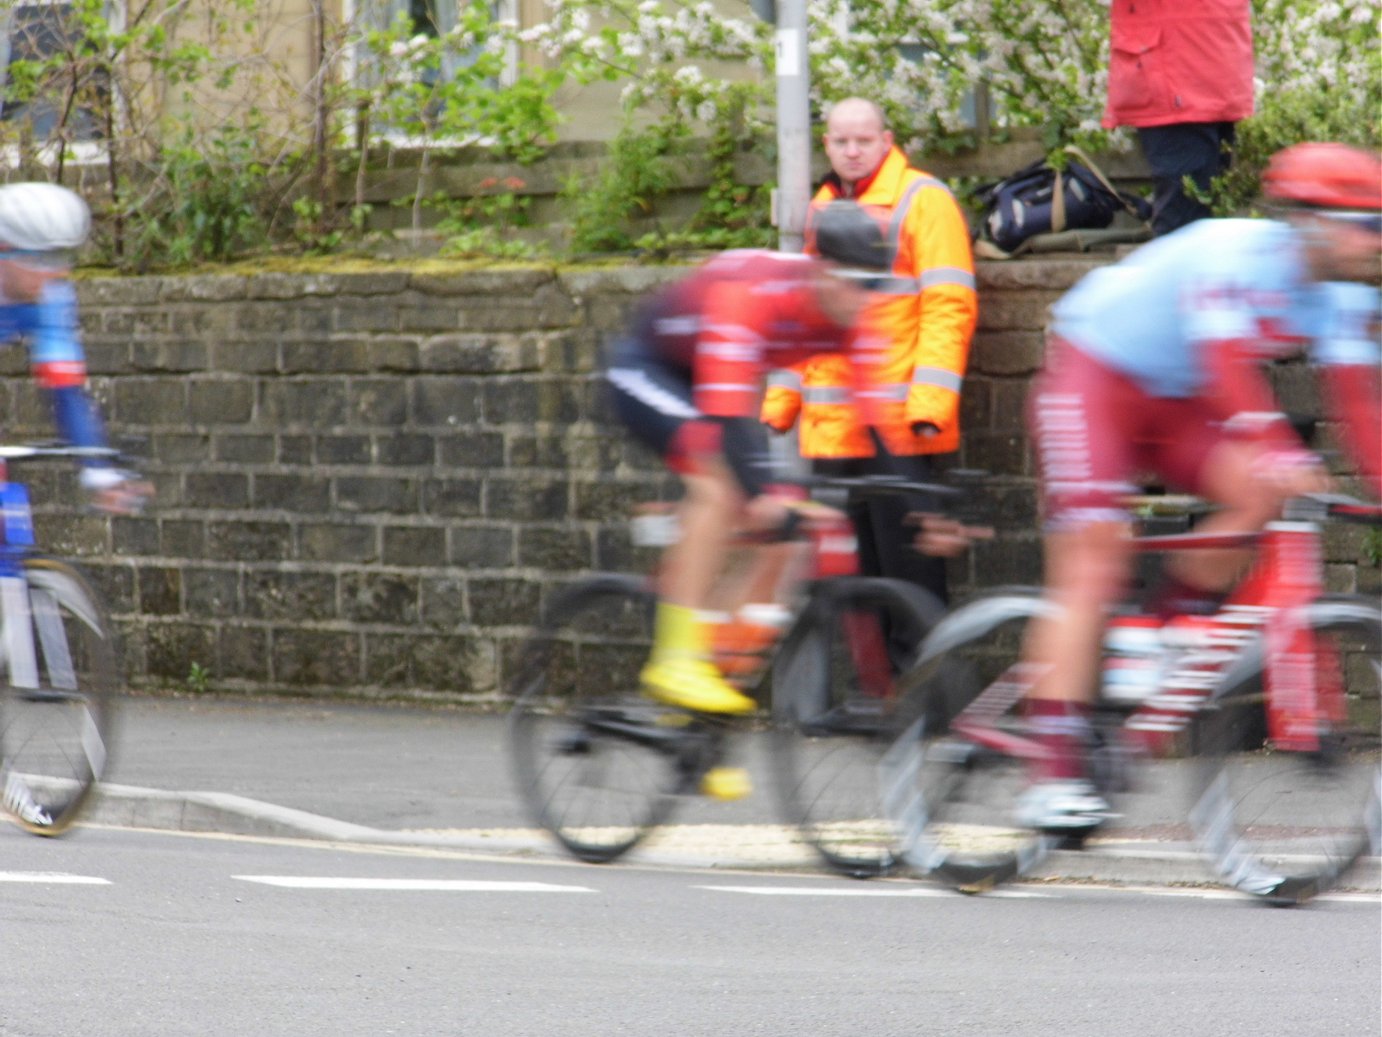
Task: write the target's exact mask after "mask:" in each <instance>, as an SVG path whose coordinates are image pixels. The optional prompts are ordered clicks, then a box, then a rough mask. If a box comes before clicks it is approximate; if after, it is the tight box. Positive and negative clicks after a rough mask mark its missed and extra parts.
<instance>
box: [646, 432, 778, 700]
mask: <svg viewBox="0 0 1382 1037" xmlns="http://www.w3.org/2000/svg"><path fill="white" fill-rule="evenodd" d="M683 483H684V486H685V495H684V496H683V498H682V501H681V504H680V505H679V506H678V509H677V518H678V522H679V525H680V529H681V536H680V537H679V538H678V540H677V541H676V543H674V544H672V545H670V546H669V547H667V548H666V550H665V551H664V553H663V564H662V570H661V576H660V582H659V586H658V606H657V620H656V623H655V626H654V631H653V651H652V655H651V657H650V658H649V660H648V665H647V666H645V667H644V669H643V672H642V675H641V677H642V681H643V685H644V687H645V688H646V689H647V690H648V692H649V693H650V694H652V695H653V696H654V697H655V698H657V699H659V700H661V701H663V702H666V703H669V704H671V705H674V706H679V707H682V708H684V709H692V710H697V711H701V712H709V713H747V712H751V711H752V710H753V709H754V708H755V705H756V704H755V702H754V701H753V699H751V698H749V697H748V696H746V695H744V694H742V693H740V692H739V691H738V690H736V689H735V688H734V687H733V686H731V685H730V684H729V683H728V682H727V681H726V680H725V679H724V677H723V676H722V675H721V674H720V673H719V671H718V670H716V669H715V667H714V666H713V665H712V664H711V662H710V644H709V637H708V632H707V629H706V624H705V623H704V621H703V618H702V617H703V613H704V611H705V609H706V607H707V605H708V604H709V600H710V594H711V589H712V587H713V586H714V585H715V582H716V580H717V578H718V576H719V573H720V569H721V568H722V566H723V564H724V560H725V555H726V552H727V548H728V544H729V539H730V535H731V534H732V532H733V530H734V528H735V526H736V524H737V521H738V519H739V517H740V514H741V513H742V512H743V510H744V503H745V501H744V495H743V493H742V492H741V491H740V489H739V486H738V483H737V482H736V480H735V478H734V476H733V474H732V473H731V471H730V470H729V468H728V466H726V465H725V464H724V462H723V461H722V460H720V459H718V458H713V459H706V460H705V461H704V463H702V464H701V465H699V466H698V468H697V470H696V471H695V472H692V473H687V474H685V475H683Z"/></svg>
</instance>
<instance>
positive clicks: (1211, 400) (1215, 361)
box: [1201, 338, 1305, 450]
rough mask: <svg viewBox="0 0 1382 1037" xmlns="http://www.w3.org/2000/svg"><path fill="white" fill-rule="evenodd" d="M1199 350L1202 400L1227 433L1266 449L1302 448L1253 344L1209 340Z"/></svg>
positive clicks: (1229, 340) (1236, 340)
mask: <svg viewBox="0 0 1382 1037" xmlns="http://www.w3.org/2000/svg"><path fill="white" fill-rule="evenodd" d="M1201 349H1202V355H1203V357H1204V361H1205V371H1206V374H1207V380H1206V383H1205V386H1204V388H1203V390H1202V395H1203V398H1204V400H1205V402H1206V403H1208V404H1209V406H1210V408H1211V410H1212V412H1213V413H1214V414H1215V416H1217V417H1218V418H1219V420H1221V421H1223V422H1225V423H1226V424H1227V426H1228V429H1229V431H1230V432H1233V433H1235V434H1236V435H1238V436H1240V437H1242V438H1244V439H1250V440H1254V441H1256V442H1258V443H1260V444H1261V445H1262V446H1263V447H1264V448H1266V449H1269V450H1303V449H1304V448H1305V445H1304V444H1303V443H1302V442H1301V441H1300V437H1299V436H1297V435H1296V433H1295V430H1294V429H1292V428H1291V423H1290V421H1289V420H1288V419H1287V417H1286V415H1285V414H1283V413H1282V412H1281V407H1280V405H1279V404H1278V403H1277V400H1276V396H1275V394H1274V393H1273V392H1272V387H1271V385H1270V383H1269V382H1268V381H1267V378H1266V376H1265V375H1264V374H1263V372H1262V359H1263V357H1262V351H1261V350H1260V349H1259V347H1258V346H1257V344H1256V343H1255V342H1253V341H1250V340H1247V339H1242V338H1223V339H1210V340H1208V341H1206V342H1204V343H1203V344H1202V346H1201Z"/></svg>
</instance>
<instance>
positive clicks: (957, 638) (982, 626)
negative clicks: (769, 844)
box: [884, 588, 1057, 892]
mask: <svg viewBox="0 0 1382 1037" xmlns="http://www.w3.org/2000/svg"><path fill="white" fill-rule="evenodd" d="M1049 608H1050V606H1049V605H1048V604H1046V603H1045V602H1043V600H1042V599H1041V596H1040V593H1039V592H1038V591H1036V590H1029V589H1026V588H1018V589H1013V590H1005V591H999V592H995V593H994V594H992V595H989V596H986V597H983V598H979V599H977V600H975V601H973V602H971V603H969V604H967V605H965V606H964V607H962V608H959V609H956V610H954V611H953V612H951V613H950V614H949V615H948V616H946V618H945V619H943V620H942V621H941V622H940V624H938V625H937V627H936V628H935V630H934V631H932V633H931V636H930V637H928V638H927V640H926V642H925V644H924V645H923V646H922V652H921V658H920V659H919V661H918V663H917V665H916V667H915V668H914V669H913V670H912V672H911V673H910V674H909V675H908V677H907V681H906V690H905V696H906V697H905V700H904V702H903V705H902V707H901V714H902V715H901V717H900V728H899V731H900V733H899V734H898V736H897V737H896V738H895V739H894V741H893V743H892V745H891V746H890V747H889V749H888V752H887V755H886V757H885V759H884V770H885V772H886V775H887V780H888V790H887V796H886V799H885V802H886V804H887V807H888V812H889V816H890V818H891V819H892V821H893V824H894V825H895V827H896V829H897V831H898V833H899V840H900V846H901V848H902V850H901V852H902V855H903V857H904V859H905V860H906V861H907V863H908V864H910V865H911V866H912V867H914V868H917V869H918V870H920V871H923V872H927V873H929V874H931V875H933V876H934V877H935V878H937V879H938V880H940V881H941V882H944V883H946V884H947V885H950V886H953V887H954V888H956V889H959V890H962V891H964V892H979V891H982V890H984V889H988V888H991V887H993V886H995V885H997V884H999V883H1002V882H1006V881H1009V880H1011V879H1015V878H1018V877H1019V876H1021V875H1023V874H1026V873H1027V872H1029V871H1030V870H1031V869H1032V868H1034V867H1035V866H1036V865H1037V864H1039V863H1040V862H1041V861H1042V860H1043V859H1044V858H1045V857H1046V855H1047V853H1048V852H1049V851H1050V850H1051V848H1052V847H1053V846H1055V845H1056V842H1057V840H1056V839H1055V838H1054V837H1052V836H1049V835H1044V834H1042V833H1041V832H1038V831H1036V830H1034V829H1031V828H1028V827H1025V826H1023V825H1021V824H1019V823H1018V822H1017V821H1016V819H1015V813H1016V807H1017V801H1018V797H1019V795H1020V794H1021V793H1022V791H1023V790H1024V789H1025V788H1026V787H1027V785H1028V784H1029V783H1030V781H1031V774H1030V767H1029V764H1028V762H1027V761H1026V760H1025V759H1023V758H1022V757H1021V756H1020V755H1019V754H1018V752H1017V751H1016V749H1015V748H1014V747H1016V746H1019V745H1022V744H1025V742H1018V741H1017V740H1016V739H1018V738H1021V737H1022V736H1024V734H1025V731H1024V725H1023V721H1022V716H1021V702H1022V696H1023V695H1024V693H1025V692H1026V690H1027V688H1028V686H1029V681H1028V680H1027V679H1026V678H1025V677H1024V676H1023V674H1022V670H1021V662H1020V655H1021V651H1022V642H1023V638H1024V635H1025V633H1026V630H1027V626H1028V624H1029V623H1030V622H1031V621H1032V620H1033V619H1035V618H1037V617H1038V616H1042V615H1045V614H1047V612H1048V610H1049ZM1009 739H1012V741H1009Z"/></svg>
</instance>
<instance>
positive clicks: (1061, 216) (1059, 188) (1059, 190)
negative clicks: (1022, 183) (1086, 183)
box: [1051, 169, 1065, 234]
mask: <svg viewBox="0 0 1382 1037" xmlns="http://www.w3.org/2000/svg"><path fill="white" fill-rule="evenodd" d="M1055 174H1056V182H1055V184H1054V186H1053V187H1052V194H1051V233H1053V234H1059V233H1060V232H1061V231H1063V230H1065V183H1064V179H1065V178H1064V175H1063V174H1062V172H1061V171H1060V170H1059V169H1057V170H1055Z"/></svg>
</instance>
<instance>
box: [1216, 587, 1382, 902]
mask: <svg viewBox="0 0 1382 1037" xmlns="http://www.w3.org/2000/svg"><path fill="white" fill-rule="evenodd" d="M1305 621H1306V623H1307V625H1308V626H1309V628H1310V629H1311V631H1312V632H1313V635H1314V637H1313V640H1314V652H1313V656H1314V681H1315V687H1316V689H1317V691H1318V694H1319V697H1320V701H1321V702H1322V703H1323V704H1325V708H1324V709H1323V710H1322V712H1323V713H1324V714H1326V715H1325V716H1322V717H1321V718H1320V721H1319V725H1318V730H1317V731H1316V732H1315V735H1314V738H1313V739H1309V740H1310V741H1313V742H1314V744H1313V745H1309V746H1307V747H1304V748H1293V749H1287V748H1283V747H1282V745H1281V744H1280V743H1278V742H1277V741H1276V740H1275V739H1274V737H1273V734H1272V732H1271V731H1270V728H1269V721H1268V717H1267V708H1266V694H1265V692H1264V679H1263V669H1264V657H1263V656H1262V654H1261V653H1257V654H1256V655H1255V656H1249V657H1246V658H1245V659H1244V662H1243V664H1242V665H1240V666H1239V667H1238V668H1237V669H1235V670H1233V671H1230V672H1229V673H1228V674H1227V675H1226V676H1225V680H1224V683H1223V685H1222V686H1221V688H1220V689H1219V691H1218V693H1216V695H1215V696H1214V698H1213V700H1212V701H1211V702H1210V703H1208V704H1207V705H1206V707H1205V708H1204V709H1203V710H1202V712H1201V713H1200V714H1199V715H1198V717H1197V721H1196V727H1195V730H1194V733H1195V736H1196V746H1197V748H1198V749H1199V750H1200V752H1201V753H1202V760H1201V767H1200V768H1199V776H1200V782H1199V787H1198V798H1197V802H1196V805H1195V807H1194V810H1193V812H1192V814H1191V821H1192V822H1193V824H1194V826H1195V830H1196V833H1197V835H1198V837H1199V840H1200V844H1201V846H1202V847H1203V848H1204V850H1205V851H1206V853H1207V854H1208V855H1209V857H1210V860H1211V861H1212V862H1213V865H1214V867H1215V869H1216V870H1217V871H1218V873H1219V875H1220V877H1221V878H1222V879H1223V881H1224V882H1225V883H1227V884H1228V885H1231V886H1233V887H1234V888H1236V889H1238V890H1240V891H1242V892H1244V893H1250V894H1253V895H1255V896H1259V897H1262V898H1263V899H1264V900H1266V901H1267V902H1269V903H1273V904H1278V905H1292V904H1299V903H1303V902H1304V901H1306V900H1309V899H1310V898H1311V897H1313V896H1315V895H1317V894H1319V893H1322V892H1324V891H1325V890H1327V889H1329V888H1330V887H1331V886H1335V885H1338V884H1339V883H1340V882H1341V880H1343V878H1344V876H1345V874H1346V873H1347V872H1348V870H1349V869H1350V868H1352V867H1353V866H1354V865H1355V864H1356V863H1357V862H1358V860H1359V858H1361V857H1363V856H1364V855H1366V854H1368V853H1372V854H1377V853H1378V845H1377V843H1378V837H1379V831H1380V830H1382V806H1380V805H1379V803H1380V801H1379V781H1382V734H1380V733H1379V728H1378V723H1379V722H1378V715H1379V713H1378V703H1379V690H1380V689H1382V679H1380V678H1379V674H1380V673H1382V658H1380V655H1382V613H1379V612H1378V610H1377V608H1376V606H1375V605H1373V604H1371V603H1370V602H1357V601H1327V600H1326V601H1320V602H1317V603H1315V604H1314V605H1312V606H1310V607H1309V609H1308V610H1306V613H1305ZM1331 703H1332V705H1330V704H1331ZM1328 714H1333V715H1332V716H1330V715H1328Z"/></svg>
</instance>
